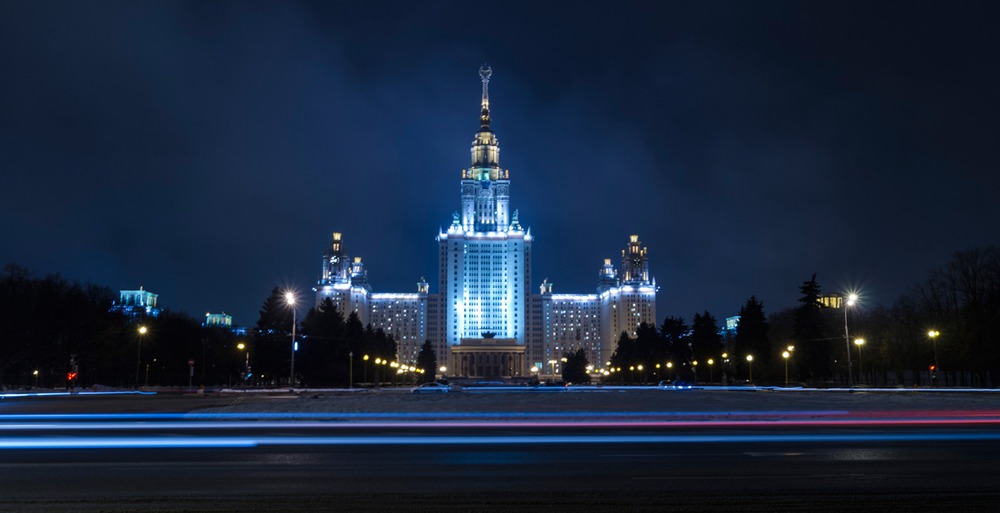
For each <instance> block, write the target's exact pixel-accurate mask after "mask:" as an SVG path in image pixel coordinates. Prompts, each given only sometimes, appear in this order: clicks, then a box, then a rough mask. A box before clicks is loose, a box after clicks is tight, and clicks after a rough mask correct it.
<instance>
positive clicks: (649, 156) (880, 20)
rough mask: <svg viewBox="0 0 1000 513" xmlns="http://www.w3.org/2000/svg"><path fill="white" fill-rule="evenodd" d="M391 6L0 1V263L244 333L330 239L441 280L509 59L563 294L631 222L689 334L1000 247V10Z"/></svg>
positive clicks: (497, 124) (531, 210) (531, 184)
mask: <svg viewBox="0 0 1000 513" xmlns="http://www.w3.org/2000/svg"><path fill="white" fill-rule="evenodd" d="M358 4H361V3H358ZM363 4H364V5H353V4H342V3H338V4H327V3H289V2H232V3H230V2H210V3H205V2H190V3H188V2H139V3H136V2H102V3H97V4H94V3H85V4H81V3H78V2H44V3H38V2H27V1H24V2H11V1H8V2H4V3H2V4H0V48H3V51H2V52H0V70H3V78H2V79H0V172H2V177H3V191H4V201H2V202H0V257H2V259H3V260H5V261H12V262H17V263H20V264H22V265H25V266H28V267H29V268H31V269H33V270H35V271H36V272H39V273H48V272H61V273H63V274H65V275H66V276H68V277H71V278H74V279H82V280H88V281H94V282H97V283H101V284H106V285H110V286H112V287H116V288H131V287H137V286H139V285H144V286H146V287H147V288H149V289H151V290H154V291H156V292H159V293H160V294H161V301H162V303H163V304H165V305H168V306H171V307H175V308H179V309H182V310H185V311H188V312H189V313H192V314H196V315H197V314H200V313H201V312H202V311H205V310H212V311H218V310H225V311H228V312H231V313H233V314H235V315H236V320H237V322H239V323H243V324H252V323H253V322H254V321H255V319H256V310H257V308H258V307H259V306H260V303H261V302H262V300H263V298H264V297H265V295H266V294H267V292H268V291H269V290H270V288H271V287H273V286H275V285H281V286H294V287H297V288H299V289H300V290H303V291H305V290H307V289H308V288H309V287H310V286H311V285H312V283H313V282H314V281H315V279H316V278H317V275H318V272H319V256H320V254H321V253H322V250H323V248H324V246H325V245H326V243H327V241H328V239H329V237H330V232H332V231H343V232H344V233H345V237H346V241H347V242H346V244H347V247H348V249H349V250H350V251H351V252H352V253H354V254H357V255H360V256H362V257H364V259H365V261H366V262H367V264H368V268H369V271H370V277H371V280H372V282H373V284H374V286H375V287H376V289H377V290H380V291H410V290H414V289H415V283H416V281H417V279H419V278H420V277H421V276H424V277H427V278H428V280H429V281H431V282H432V283H434V280H435V278H436V274H437V273H436V267H435V243H434V236H435V235H436V233H437V229H438V227H440V226H443V225H446V224H447V223H448V222H449V221H450V217H451V212H453V211H454V210H456V209H457V208H458V204H459V201H458V199H459V196H458V182H457V179H458V176H459V170H460V169H462V168H463V167H467V166H468V163H469V162H468V161H469V154H468V147H469V144H470V142H471V140H472V135H473V133H474V131H475V130H476V129H477V127H478V124H477V118H478V97H479V83H478V80H477V75H476V69H477V67H478V65H479V64H480V63H482V62H483V61H489V62H490V63H491V64H492V65H493V68H494V77H493V78H494V80H493V82H492V83H491V92H492V100H493V101H492V105H493V119H494V123H493V126H494V128H495V129H496V131H497V133H498V135H499V138H500V144H501V164H502V165H503V166H504V167H506V168H509V169H510V171H511V177H512V180H513V186H512V187H513V190H512V206H513V207H514V208H517V209H519V210H520V213H521V220H522V222H524V223H525V224H526V225H529V226H531V228H532V232H533V234H534V235H535V236H536V238H537V242H536V246H535V249H536V251H535V258H536V260H535V266H534V274H535V277H536V278H537V279H536V281H540V280H541V279H542V278H544V277H549V278H550V279H551V280H552V281H553V282H555V283H556V290H557V291H559V292H588V291H591V290H593V287H594V284H595V278H596V270H597V268H598V266H599V264H600V262H601V260H602V259H603V258H606V257H615V256H616V255H617V254H618V251H620V248H621V247H622V245H623V244H624V242H625V240H626V239H627V236H628V235H629V234H630V233H638V234H640V236H641V237H642V239H643V241H644V242H645V243H646V244H647V245H648V246H649V248H650V253H651V255H652V268H653V271H654V274H655V275H656V277H657V279H658V283H659V284H660V286H661V294H660V301H659V316H660V317H663V316H664V315H668V314H671V315H685V316H690V315H691V314H692V313H693V312H695V311H700V310H704V309H709V310H710V311H712V312H713V313H715V314H716V315H717V316H718V317H724V316H727V315H731V314H733V313H735V312H736V310H737V309H738V308H739V305H740V304H741V303H742V302H744V301H745V300H746V298H748V297H749V296H750V295H751V294H756V295H757V296H758V297H760V298H763V299H764V301H765V302H766V306H767V307H768V309H769V310H774V309H778V308H781V307H785V306H790V305H792V304H793V303H794V300H795V297H796V287H797V286H798V284H799V283H800V282H801V281H803V280H805V279H807V278H808V277H809V275H811V274H812V273H813V272H818V273H819V280H820V283H821V284H822V285H824V287H825V288H827V289H831V290H832V289H839V288H842V287H847V286H853V285H863V286H864V287H865V288H866V289H867V290H868V291H869V294H870V296H871V297H872V298H873V299H874V300H878V301H882V302H890V301H892V300H893V299H894V298H895V296H897V295H898V294H900V293H902V292H903V291H904V290H905V289H906V287H908V286H909V285H910V284H912V283H914V282H916V281H918V280H920V279H922V278H923V276H924V275H925V273H926V272H927V270H929V269H930V268H932V267H934V266H937V265H940V264H941V263H943V262H944V261H946V259H947V257H948V255H949V254H950V253H951V252H953V251H955V250H959V249H965V248H969V247H974V246H978V245H985V244H996V243H997V240H996V235H995V230H994V229H993V227H994V226H996V225H997V224H998V221H1000V219H998V218H1000V211H998V209H997V208H996V207H995V206H994V204H995V202H994V199H993V197H994V194H995V193H994V191H995V190H996V187H997V185H998V183H997V182H998V180H997V173H996V163H995V158H994V153H995V152H993V151H991V150H992V148H993V145H994V144H995V139H996V134H997V133H998V132H1000V130H998V128H1000V126H998V121H997V120H998V119H1000V116H998V114H1000V112H998V110H1000V109H998V101H997V100H996V91H997V90H1000V88H998V86H1000V76H998V72H997V68H996V66H994V65H993V64H992V63H993V61H995V60H996V55H997V50H998V48H1000V44H998V41H997V38H998V36H997V32H996V31H995V30H994V29H993V27H992V26H991V24H990V20H992V19H996V16H995V15H996V14H997V13H996V12H995V11H996V8H995V7H994V6H993V5H992V4H990V3H974V2H968V3H962V4H958V5H952V4H949V3H944V2H941V3H915V2H905V3H899V4H895V3H884V2H880V3H867V2H859V3H843V2H829V3H821V2H810V3H786V2H766V3H762V2H690V3H683V4H676V3H670V4H667V3H660V2H634V3H630V2H625V3H614V4H612V3H608V4H604V5H595V6H591V8H588V9H568V8H566V7H565V6H563V5H558V4H555V3H536V2H530V3H529V2H525V3H513V4H507V3H505V4H503V5H495V6H490V7H488V8H487V7H486V6H484V7H483V8H481V9H479V8H476V7H473V6H469V5H467V4H462V3H457V2H434V3H427V4H421V3H412V2H378V3H363Z"/></svg>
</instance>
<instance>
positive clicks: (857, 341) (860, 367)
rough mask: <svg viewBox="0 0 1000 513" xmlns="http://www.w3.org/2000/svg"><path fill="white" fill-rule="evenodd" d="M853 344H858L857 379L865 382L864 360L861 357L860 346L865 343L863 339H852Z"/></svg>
mask: <svg viewBox="0 0 1000 513" xmlns="http://www.w3.org/2000/svg"><path fill="white" fill-rule="evenodd" d="M854 345H856V346H858V381H860V382H862V383H864V382H865V361H864V359H862V357H861V346H863V345H865V339H863V338H856V339H854Z"/></svg>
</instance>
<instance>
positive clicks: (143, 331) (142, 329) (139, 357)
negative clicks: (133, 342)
mask: <svg viewBox="0 0 1000 513" xmlns="http://www.w3.org/2000/svg"><path fill="white" fill-rule="evenodd" d="M147 331H149V330H147V329H146V327H145V326H139V337H138V338H139V349H138V350H136V353H135V387H136V388H139V369H140V368H141V367H142V364H141V363H140V361H141V360H142V336H143V335H145V334H146V332H147Z"/></svg>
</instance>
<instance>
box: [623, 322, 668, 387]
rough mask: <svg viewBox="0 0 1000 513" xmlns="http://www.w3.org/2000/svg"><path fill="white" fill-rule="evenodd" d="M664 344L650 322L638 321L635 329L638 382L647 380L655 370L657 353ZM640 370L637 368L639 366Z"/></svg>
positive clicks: (635, 364) (634, 362)
mask: <svg viewBox="0 0 1000 513" xmlns="http://www.w3.org/2000/svg"><path fill="white" fill-rule="evenodd" d="M663 346H664V344H663V339H662V338H661V337H660V334H659V333H658V332H657V331H656V326H654V325H652V324H646V323H644V322H643V323H640V324H639V326H638V327H636V330H635V358H634V361H633V363H632V364H630V365H634V366H635V367H636V370H635V371H634V372H635V376H636V379H637V380H638V381H639V382H647V381H649V380H650V376H652V375H653V373H654V372H655V371H656V364H657V355H658V354H659V353H660V351H661V348H662V347H663ZM640 366H641V367H642V370H639V367H640Z"/></svg>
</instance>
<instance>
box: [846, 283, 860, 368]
mask: <svg viewBox="0 0 1000 513" xmlns="http://www.w3.org/2000/svg"><path fill="white" fill-rule="evenodd" d="M857 302H858V295H857V294H854V293H851V294H848V295H847V301H845V302H844V305H843V308H844V344H845V345H846V346H847V386H848V387H853V386H854V378H853V377H852V376H851V336H850V335H849V334H848V331H847V308H848V307H851V306H854V304H855V303H857Z"/></svg>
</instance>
